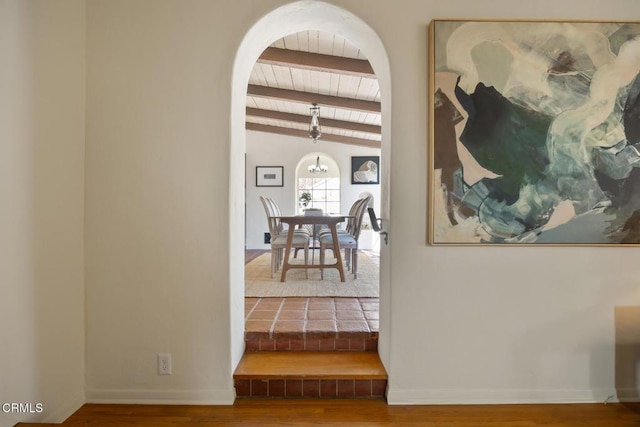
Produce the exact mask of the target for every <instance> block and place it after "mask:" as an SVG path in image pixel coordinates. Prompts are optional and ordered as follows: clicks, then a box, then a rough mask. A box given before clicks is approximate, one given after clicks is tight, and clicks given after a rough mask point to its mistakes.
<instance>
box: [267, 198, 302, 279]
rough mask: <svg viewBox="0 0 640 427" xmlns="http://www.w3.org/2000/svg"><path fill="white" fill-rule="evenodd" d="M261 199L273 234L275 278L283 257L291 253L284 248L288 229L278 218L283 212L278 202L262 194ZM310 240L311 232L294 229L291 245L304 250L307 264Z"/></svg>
mask: <svg viewBox="0 0 640 427" xmlns="http://www.w3.org/2000/svg"><path fill="white" fill-rule="evenodd" d="M260 201H261V202H262V206H263V207H264V210H265V213H266V215H267V223H268V225H269V234H270V235H271V278H273V277H274V276H275V273H276V271H278V270H279V269H280V266H281V265H282V260H283V257H284V256H288V255H289V254H285V253H284V249H285V248H286V247H287V234H288V230H286V229H284V228H283V226H282V221H280V219H279V218H278V217H279V216H281V214H280V210H279V208H278V207H277V204H276V203H275V202H273V200H271V199H269V198H266V197H262V196H260ZM309 241H310V236H309V233H307V232H306V231H305V230H298V229H296V230H294V234H293V241H292V244H291V247H292V248H295V249H296V250H297V249H302V250H304V262H305V264H307V263H308V262H309ZM305 275H306V277H307V278H308V277H309V276H308V274H307V270H305Z"/></svg>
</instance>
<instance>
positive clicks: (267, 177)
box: [256, 166, 284, 187]
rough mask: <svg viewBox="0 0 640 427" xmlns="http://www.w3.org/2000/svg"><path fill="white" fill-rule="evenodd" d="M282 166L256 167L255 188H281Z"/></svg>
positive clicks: (282, 182)
mask: <svg viewBox="0 0 640 427" xmlns="http://www.w3.org/2000/svg"><path fill="white" fill-rule="evenodd" d="M283 171H284V166H256V187H283V186H284V181H283Z"/></svg>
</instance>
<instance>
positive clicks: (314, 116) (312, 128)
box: [309, 103, 322, 144]
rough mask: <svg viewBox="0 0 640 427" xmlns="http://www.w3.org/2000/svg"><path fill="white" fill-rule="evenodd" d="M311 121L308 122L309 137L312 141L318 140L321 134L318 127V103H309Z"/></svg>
mask: <svg viewBox="0 0 640 427" xmlns="http://www.w3.org/2000/svg"><path fill="white" fill-rule="evenodd" d="M309 111H311V123H309V138H311V139H313V143H314V144H315V143H316V142H318V139H320V137H321V136H322V132H321V129H320V107H318V104H316V103H313V104H311V108H309Z"/></svg>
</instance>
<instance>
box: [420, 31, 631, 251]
mask: <svg viewBox="0 0 640 427" xmlns="http://www.w3.org/2000/svg"><path fill="white" fill-rule="evenodd" d="M429 60H430V88H429V104H430V105H429V110H430V124H429V138H430V141H429V162H430V169H429V196H430V199H429V200H430V203H429V242H430V243H432V244H500V243H502V244H509V243H512V244H569V245H625V244H626V245H632V244H640V23H614V22H608V23H597V22H555V21H544V22H532V21H461V20H436V21H433V22H432V23H431V26H430V56H429Z"/></svg>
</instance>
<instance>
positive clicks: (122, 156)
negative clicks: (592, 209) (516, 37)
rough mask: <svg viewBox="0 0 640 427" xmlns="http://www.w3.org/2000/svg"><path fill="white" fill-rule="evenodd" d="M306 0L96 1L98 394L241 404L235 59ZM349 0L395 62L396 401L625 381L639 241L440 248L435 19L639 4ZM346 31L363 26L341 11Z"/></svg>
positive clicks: (91, 35)
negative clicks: (623, 314) (294, 1)
mask: <svg viewBox="0 0 640 427" xmlns="http://www.w3.org/2000/svg"><path fill="white" fill-rule="evenodd" d="M287 3H288V2H287V1H284V0H282V1H275V0H274V1H266V2H253V1H248V0H245V1H237V0H221V1H211V0H190V1H171V0H139V1H136V2H131V1H127V0H110V1H98V0H89V1H88V4H87V7H88V15H87V44H88V45H87V62H88V68H87V84H88V88H87V90H88V94H87V100H88V101H87V159H86V171H87V172H86V173H87V179H86V186H87V189H86V195H87V197H86V206H87V208H86V216H87V218H86V224H87V225H86V263H87V266H86V276H87V277H86V281H87V284H86V290H87V305H86V308H87V396H88V399H89V400H90V401H119V400H124V401H129V402H135V401H150V400H152V401H165V402H178V401H188V402H229V401H231V399H232V393H233V390H232V382H231V373H232V370H233V366H234V363H235V361H236V360H237V351H238V348H239V345H238V341H239V337H238V336H236V335H238V334H237V332H238V329H239V328H241V326H239V324H238V320H237V319H238V318H240V319H241V314H240V312H239V311H238V310H242V306H241V301H239V300H238V299H237V298H235V296H234V295H235V294H236V293H237V290H234V292H231V291H230V288H229V287H230V286H237V285H239V284H240V285H241V283H240V282H239V280H240V279H239V277H240V273H241V262H242V260H241V254H242V252H241V251H242V247H241V243H240V242H242V243H244V239H240V240H238V241H236V240H234V241H233V242H229V238H228V235H229V233H230V231H229V230H228V225H229V224H230V223H231V222H232V218H233V217H234V216H235V217H237V218H240V219H242V215H243V214H242V209H239V206H242V202H241V200H244V196H245V195H244V193H242V192H241V191H238V192H234V193H232V194H230V193H229V188H230V185H229V184H230V182H229V177H230V176H231V177H233V179H234V180H236V179H237V180H242V179H243V176H242V173H241V171H238V170H231V168H230V166H229V164H228V160H229V159H230V158H232V159H234V160H233V161H234V162H242V160H239V159H238V157H240V156H241V154H240V153H242V152H243V149H244V146H241V145H234V146H233V147H230V140H231V138H232V132H231V123H232V121H233V123H235V124H236V125H239V123H241V121H242V117H231V115H230V106H232V90H231V81H232V70H233V64H234V55H235V54H236V52H237V50H238V47H239V46H240V44H241V41H242V40H243V37H244V36H245V34H246V33H247V32H248V31H249V30H250V28H252V26H253V25H254V24H255V23H256V22H258V21H259V20H260V19H261V18H262V17H263V16H264V15H265V14H266V13H268V12H270V11H271V10H273V9H274V8H276V7H277V6H278V5H283V4H287ZM332 3H333V4H336V5H338V6H342V7H344V8H346V9H347V10H349V11H350V12H352V13H353V14H355V15H357V16H359V17H360V18H362V19H363V20H364V21H365V22H366V23H367V24H368V25H370V26H371V27H372V28H373V30H374V31H376V32H377V34H378V35H379V36H380V38H381V40H382V43H383V44H384V47H385V48H386V51H387V54H388V55H389V58H390V69H391V86H392V88H393V91H392V99H390V100H383V102H390V104H392V106H393V109H392V110H390V111H392V112H391V114H392V116H391V118H390V121H391V124H392V126H391V128H390V130H389V129H388V130H385V132H391V135H390V140H391V145H390V148H389V152H390V156H388V157H385V159H386V161H388V162H390V165H391V170H390V175H389V178H390V183H391V191H390V195H391V200H390V206H391V212H390V213H391V216H390V218H392V223H391V224H390V227H389V229H390V241H391V244H390V247H389V249H388V251H389V252H388V253H387V254H386V255H385V257H386V258H385V260H383V264H384V263H385V262H387V263H388V267H389V272H390V277H391V283H390V288H389V290H388V293H385V294H384V295H383V299H384V301H383V305H384V308H383V312H382V316H384V318H383V319H381V346H382V348H381V351H382V352H383V353H385V357H384V360H385V363H386V367H387V370H388V372H389V375H390V389H389V400H390V402H391V403H402V402H414V403H423V402H458V403H469V402H518V401H525V402H550V401H600V400H604V399H605V398H606V397H608V396H609V395H611V394H615V390H614V373H615V371H616V366H615V357H614V348H615V334H614V331H615V328H614V311H615V308H616V307H618V306H623V305H640V286H638V279H637V274H636V271H635V269H634V267H635V265H636V262H635V259H636V258H637V256H636V255H637V254H636V251H635V249H633V248H588V247H585V248H540V247H534V248H530V247H522V248H512V247H508V248H507V247H490V248H475V247H429V246H426V245H425V234H426V216H427V202H426V188H427V185H426V181H427V170H426V164H427V128H428V126H427V115H428V111H427V95H428V93H427V74H428V73H427V64H428V61H427V26H428V24H429V22H430V21H431V20H432V19H434V18H443V17H447V18H453V17H467V18H470V17H476V18H500V17H504V18H507V17H508V18H541V19H597V20H602V19H608V20H616V19H617V20H624V19H628V18H629V17H631V16H636V15H637V14H638V12H640V3H638V2H637V1H636V0H610V1H608V2H606V3H605V2H601V1H598V0H566V1H564V2H557V1H555V0H553V1H552V0H538V1H533V2H513V1H509V0H493V1H483V2H470V1H465V0H450V1H448V2H442V1H435V0H428V1H425V0H404V1H402V2H393V3H392V2H388V1H385V0H371V1H368V2H361V1H359V0H335V1H333V2H332ZM341 24H344V25H350V20H349V19H345V20H344V21H341V22H337V23H336V22H332V23H331V25H341ZM236 96H239V97H240V99H241V96H242V94H239V93H236ZM237 122H238V123H237ZM240 125H241V124H240ZM384 153H385V152H384V150H383V154H384ZM234 164H236V163H234ZM249 173H250V172H249ZM241 186H242V185H241V184H240V188H241ZM422 195H424V196H425V197H424V198H423V197H422ZM242 223H244V221H242ZM238 233H239V234H241V233H240V232H238ZM234 235H235V234H234ZM229 248H231V249H229ZM234 257H235V258H234ZM230 284H231V285H230ZM234 322H235V323H234ZM383 324H384V328H383V326H382V325H383ZM383 329H384V330H383ZM230 331H233V333H230ZM240 339H241V338H240ZM157 352H172V353H173V360H174V374H173V375H172V376H170V377H157V376H156V375H155V355H156V353H157Z"/></svg>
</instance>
